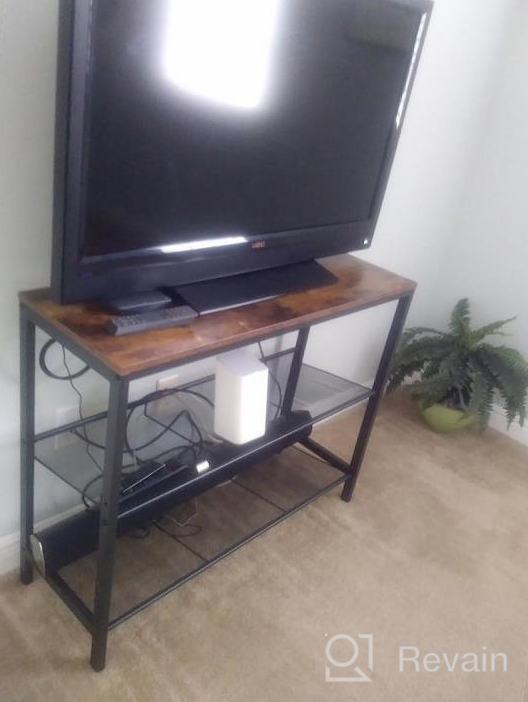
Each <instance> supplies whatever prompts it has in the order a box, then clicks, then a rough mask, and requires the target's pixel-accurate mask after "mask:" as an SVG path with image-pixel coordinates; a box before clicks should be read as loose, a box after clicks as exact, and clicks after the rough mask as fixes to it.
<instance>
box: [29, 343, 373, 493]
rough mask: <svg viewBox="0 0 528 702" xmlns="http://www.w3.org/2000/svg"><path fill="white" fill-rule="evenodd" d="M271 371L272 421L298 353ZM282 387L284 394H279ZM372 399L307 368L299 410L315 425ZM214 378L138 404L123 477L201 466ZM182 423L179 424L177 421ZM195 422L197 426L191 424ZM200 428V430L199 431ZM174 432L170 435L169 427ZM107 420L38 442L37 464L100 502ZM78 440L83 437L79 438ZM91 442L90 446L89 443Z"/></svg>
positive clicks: (277, 360) (272, 362) (276, 360)
mask: <svg viewBox="0 0 528 702" xmlns="http://www.w3.org/2000/svg"><path fill="white" fill-rule="evenodd" d="M267 362H268V365H269V368H270V386H269V393H268V398H269V401H268V420H269V421H272V420H273V418H274V417H276V416H277V415H278V414H279V413H280V397H281V396H284V392H285V389H286V383H287V379H288V375H289V371H290V366H291V362H292V353H291V352H289V353H282V354H279V355H275V356H272V357H268V359H267ZM278 385H280V388H281V390H280V392H279V389H278V387H277V386H278ZM371 394H372V391H371V390H370V389H369V388H365V387H363V386H361V385H358V384H356V383H353V382H351V381H349V380H345V379H344V378H340V377H338V376H336V375H333V374H331V373H328V372H326V371H323V370H320V369H318V368H314V367H313V366H309V365H306V364H304V365H303V366H302V369H301V373H300V377H299V383H298V386H297V392H296V395H295V399H294V403H293V410H306V411H308V412H309V413H310V415H311V417H312V420H313V423H316V422H317V421H320V420H321V419H323V418H325V417H328V416H330V415H332V414H334V413H335V412H338V411H340V410H342V409H345V408H346V407H350V406H352V405H354V404H356V403H358V402H360V401H362V400H365V399H366V398H368V397H369V396H370V395H371ZM212 404H214V378H212V377H209V378H205V379H200V380H197V381H195V382H193V383H189V384H187V385H186V386H182V388H181V389H175V391H174V394H171V395H169V396H168V397H165V398H163V399H161V400H156V401H154V402H149V403H148V404H144V403H143V404H140V403H132V405H131V410H132V411H131V412H130V414H129V418H128V424H127V437H128V442H129V447H128V450H127V451H126V452H125V453H124V456H123V472H125V473H126V472H133V471H134V470H135V469H136V468H137V466H138V465H139V464H140V463H141V462H143V461H146V460H151V459H159V460H163V459H164V458H168V457H171V456H174V455H175V454H176V453H178V452H179V453H181V460H182V462H186V461H190V459H192V463H196V461H197V460H199V458H200V455H199V454H200V451H199V448H196V447H195V448H194V450H191V448H190V446H191V445H193V444H196V442H197V441H198V440H199V433H198V430H199V431H200V434H201V435H202V436H212V434H213V417H214V409H213V406H212ZM178 415H179V418H177V419H175V418H176V417H178ZM190 418H192V420H193V421H190ZM193 422H194V426H193ZM168 426H170V430H169V431H166V427H168ZM105 433H106V417H105V416H103V417H99V418H95V419H93V420H88V421H87V423H86V424H85V425H84V426H81V427H78V428H77V429H74V430H70V431H61V430H60V429H59V430H57V432H56V433H54V434H53V435H50V433H48V434H47V435H46V437H45V438H42V439H39V440H37V441H36V442H35V458H36V460H37V461H38V462H39V463H41V464H42V465H43V466H44V467H46V468H47V469H49V470H50V471H52V472H53V473H54V474H55V475H57V476H58V477H59V478H60V479H61V480H63V481H65V482H66V483H67V484H68V485H70V487H72V488H73V489H74V490H76V491H77V492H79V493H81V494H82V495H84V497H85V500H87V501H89V502H95V501H96V500H97V499H98V496H99V494H100V490H101V472H102V468H103V463H104V450H103V446H104V442H105ZM75 434H76V435H77V436H75ZM79 437H82V438H84V439H86V438H88V440H89V442H90V443H87V442H86V441H85V440H82V438H79Z"/></svg>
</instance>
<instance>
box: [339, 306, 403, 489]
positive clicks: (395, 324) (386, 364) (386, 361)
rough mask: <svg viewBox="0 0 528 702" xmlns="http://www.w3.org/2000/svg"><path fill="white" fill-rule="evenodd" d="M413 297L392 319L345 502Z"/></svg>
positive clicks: (351, 463)
mask: <svg viewBox="0 0 528 702" xmlns="http://www.w3.org/2000/svg"><path fill="white" fill-rule="evenodd" d="M412 297H413V296H412V294H411V295H406V296H405V297H401V298H400V299H399V300H398V306H397V307H396V312H395V314H394V319H393V320H392V324H391V328H390V331H389V335H388V337H387V341H386V343H385V348H384V350H383V354H382V356H381V361H380V364H379V367H378V372H377V374H376V380H375V381H374V387H373V390H374V394H373V395H372V396H371V397H370V399H369V401H368V404H367V409H366V410H365V416H364V417H363V422H362V424H361V428H360V430H359V434H358V438H357V441H356V446H355V449H354V454H353V456H352V460H351V462H350V477H349V478H347V480H346V481H345V484H344V487H343V492H342V493H341V499H342V500H344V501H345V502H350V500H351V499H352V495H353V493H354V488H355V487H356V482H357V479H358V476H359V471H360V470H361V465H362V464H363V459H364V458H365V452H366V450H367V446H368V442H369V439H370V435H371V433H372V427H373V426H374V421H375V419H376V415H377V414H378V410H379V406H380V403H381V400H382V398H383V394H384V392H385V386H386V384H387V380H388V377H389V372H390V366H391V363H392V358H393V356H394V352H395V350H396V347H397V345H398V342H399V340H400V336H401V333H402V331H403V328H404V326H405V320H406V318H407V313H408V312H409V307H410V305H411V301H412Z"/></svg>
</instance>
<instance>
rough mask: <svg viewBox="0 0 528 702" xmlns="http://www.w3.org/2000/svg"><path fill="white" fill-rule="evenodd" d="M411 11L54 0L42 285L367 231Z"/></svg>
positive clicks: (406, 67) (288, 254)
mask: <svg viewBox="0 0 528 702" xmlns="http://www.w3.org/2000/svg"><path fill="white" fill-rule="evenodd" d="M428 14H429V4H428V3H423V2H416V1H414V0H413V1H412V2H409V1H408V0H402V1H400V0H95V1H94V2H93V3H89V2H88V0H76V1H74V0H63V2H62V12H61V37H62V38H61V51H60V55H59V94H58V97H59V100H58V110H59V111H60V114H59V117H60V119H59V120H58V130H57V137H58V147H57V153H58V158H57V171H58V177H57V181H56V199H57V203H58V205H57V209H56V222H55V252H54V264H55V266H54V276H53V277H54V289H55V291H56V295H57V297H58V298H59V299H60V300H61V301H72V300H76V299H83V298H89V297H95V296H99V295H108V294H112V293H113V294H116V293H123V292H128V291H130V292H132V291H134V290H141V289H147V288H150V287H156V286H160V285H169V284H173V285H176V284H180V283H188V282H193V281H196V280H202V279H208V278H214V277H219V276H224V275H229V274H233V273H238V272H244V271H248V270H256V269H262V268H266V267H270V266H277V265H280V264H282V263H289V262H292V261H298V260H303V259H309V258H315V257H321V256H325V255H330V254H333V253H339V252H344V251H348V250H354V249H359V248H364V247H367V246H369V245H370V242H371V240H372V234H373V231H374V227H375V223H376V218H377V215H378V212H379V208H380V205H381V201H382V197H383V193H384V190H385V186H386V181H387V177H388V172H389V168H390V163H391V160H392V156H393V152H394V148H395V145H396V140H397V137H398V133H399V131H400V128H401V121H402V118H403V114H404V110H405V106H406V103H407V100H408V96H409V91H410V87H411V82H412V78H413V74H414V71H415V68H416V63H417V58H418V54H419V50H420V48H421V44H422V42H423V36H424V31H425V27H426V22H427V19H428ZM65 134H67V135H68V136H67V138H66V137H65ZM61 139H63V140H64V144H63V148H62V149H61V148H60V140H61Z"/></svg>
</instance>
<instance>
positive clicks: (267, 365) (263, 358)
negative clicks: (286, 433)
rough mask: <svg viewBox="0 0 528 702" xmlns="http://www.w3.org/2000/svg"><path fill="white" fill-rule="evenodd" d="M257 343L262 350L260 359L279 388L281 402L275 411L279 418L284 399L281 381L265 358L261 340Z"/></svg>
mask: <svg viewBox="0 0 528 702" xmlns="http://www.w3.org/2000/svg"><path fill="white" fill-rule="evenodd" d="M257 343H258V347H259V351H260V360H261V361H262V362H263V363H264V364H265V365H266V368H267V369H268V373H269V375H270V378H271V379H272V381H273V382H274V383H275V385H276V387H277V390H278V391H279V404H278V405H277V411H276V412H275V417H274V418H273V419H277V417H278V416H279V414H280V413H281V409H282V401H283V395H282V388H281V385H280V383H279V381H278V380H277V378H276V377H275V375H274V374H273V373H272V371H271V368H270V367H269V364H268V362H267V361H266V360H265V353H264V350H263V348H262V344H261V342H260V341H259V342H257Z"/></svg>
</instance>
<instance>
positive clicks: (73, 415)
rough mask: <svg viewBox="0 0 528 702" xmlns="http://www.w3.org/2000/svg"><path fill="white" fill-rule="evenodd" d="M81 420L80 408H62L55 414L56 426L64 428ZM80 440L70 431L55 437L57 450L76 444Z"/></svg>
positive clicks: (76, 406)
mask: <svg viewBox="0 0 528 702" xmlns="http://www.w3.org/2000/svg"><path fill="white" fill-rule="evenodd" d="M78 419H79V406H78V405H75V406H72V407H61V408H60V409H58V410H57V411H56V412H55V426H56V427H62V426H64V425H65V424H69V423H70V422H76V421H77V420H78ZM77 441H79V439H78V438H77V437H76V436H75V435H74V434H72V433H71V432H69V431H65V432H63V433H62V434H57V436H55V448H56V449H60V448H62V447H63V446H70V445H71V444H75V443H76V442H77Z"/></svg>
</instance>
